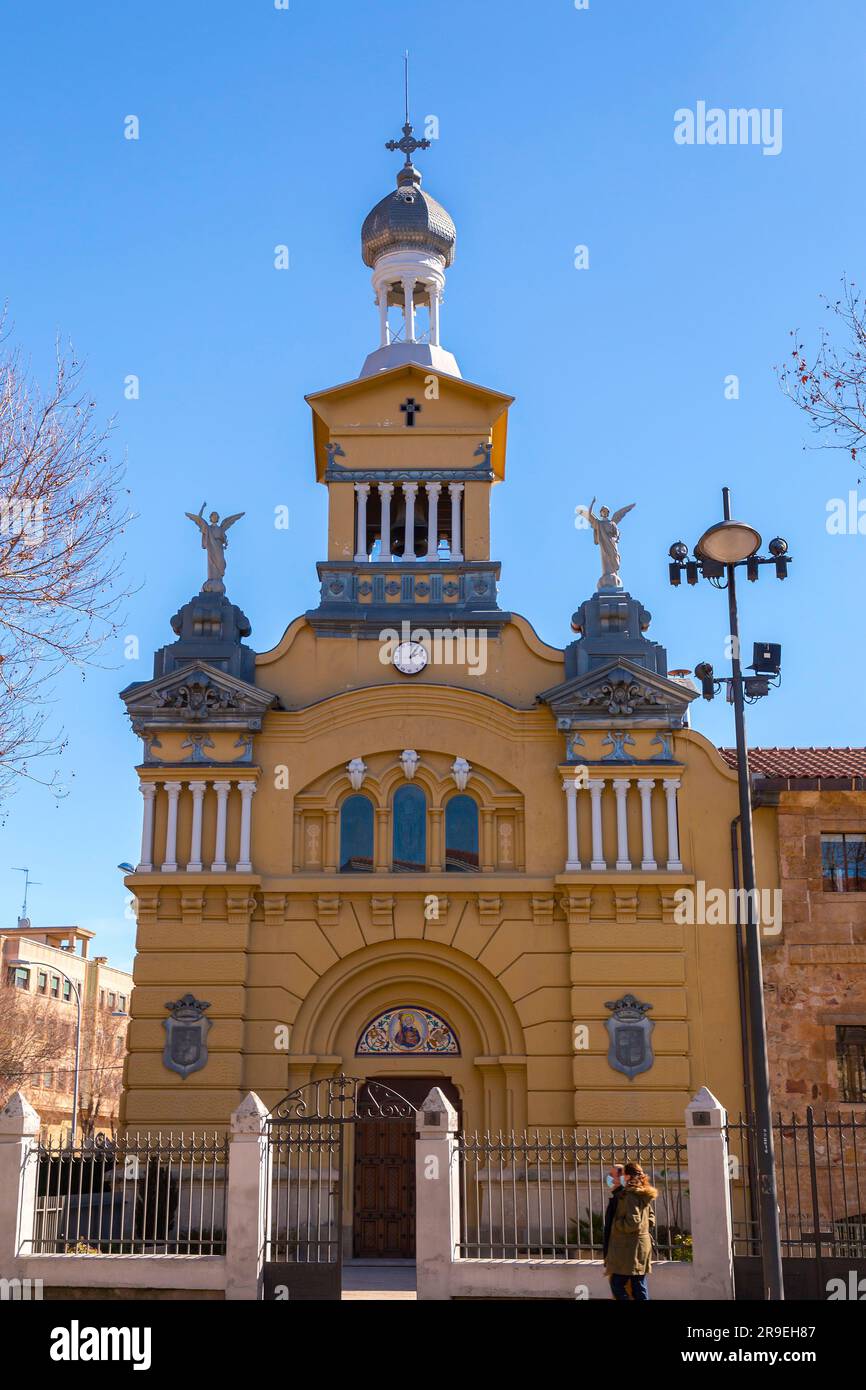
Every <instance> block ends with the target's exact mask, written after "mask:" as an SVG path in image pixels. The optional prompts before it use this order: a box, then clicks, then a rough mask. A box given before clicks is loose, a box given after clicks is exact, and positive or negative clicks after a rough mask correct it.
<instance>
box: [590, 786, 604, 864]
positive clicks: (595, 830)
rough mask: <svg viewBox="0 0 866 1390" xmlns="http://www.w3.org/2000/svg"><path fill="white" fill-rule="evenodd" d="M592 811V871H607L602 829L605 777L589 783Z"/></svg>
mask: <svg viewBox="0 0 866 1390" xmlns="http://www.w3.org/2000/svg"><path fill="white" fill-rule="evenodd" d="M587 785H588V787H589V795H590V798H591V803H592V806H591V809H592V860H591V862H590V866H589V867H590V868H591V869H606V868H607V863H606V861H605V857H604V845H603V843H602V827H601V794H602V792H603V791H604V778H603V777H590V779H589V781H588V783H587Z"/></svg>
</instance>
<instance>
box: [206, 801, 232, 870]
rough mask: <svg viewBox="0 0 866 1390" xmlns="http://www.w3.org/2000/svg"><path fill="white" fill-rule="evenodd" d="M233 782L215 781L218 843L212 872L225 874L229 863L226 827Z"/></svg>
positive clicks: (215, 847)
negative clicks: (227, 861) (227, 862)
mask: <svg viewBox="0 0 866 1390" xmlns="http://www.w3.org/2000/svg"><path fill="white" fill-rule="evenodd" d="M231 785H232V784H231V782H214V784H213V789H214V791H215V792H216V794H217V814H216V843H215V846H214V860H213V863H212V864H211V872H212V873H215V874H224V873H225V871H226V869H227V867H228V865H227V864H226V829H227V824H228V802H229V791H230V790H231Z"/></svg>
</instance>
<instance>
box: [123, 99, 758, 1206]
mask: <svg viewBox="0 0 866 1390" xmlns="http://www.w3.org/2000/svg"><path fill="white" fill-rule="evenodd" d="M400 148H402V149H403V150H404V152H405V155H406V162H405V164H404V165H403V166H402V168H401V169H400V172H399V174H398V177H397V184H396V187H395V189H394V190H393V191H392V192H390V193H389V194H388V195H387V196H386V197H385V198H383V199H382V201H381V202H380V203H378V204H377V206H376V207H375V208H374V209H373V211H372V212H371V213H370V215H369V216H368V218H367V220H366V222H365V223H364V228H363V233H362V250H363V256H364V260H365V262H366V264H367V265H368V267H369V268H370V270H371V272H372V279H373V287H374V291H375V295H376V301H377V304H378V314H379V324H378V327H379V344H378V346H377V347H376V348H375V349H374V350H373V351H372V352H371V353H370V355H369V357H368V358H367V360H366V361H365V363H364V365H363V368H362V370H361V373H360V375H359V376H358V377H357V378H356V379H353V380H351V381H348V382H344V383H342V384H340V385H337V386H334V387H332V388H329V389H326V390H320V391H317V392H315V393H314V394H312V395H310V396H309V397H308V398H307V399H308V401H309V405H310V409H311V415H312V426H313V431H312V432H313V464H314V467H315V470H316V478H317V480H318V482H319V483H320V484H321V485H322V486H323V487H324V488H325V489H326V490H327V495H328V535H327V553H326V556H325V558H323V559H322V560H321V562H320V563H319V565H318V581H319V592H318V600H317V602H316V603H315V605H314V606H312V607H310V608H309V610H308V611H306V612H304V613H303V614H302V615H301V616H298V617H294V618H293V619H292V621H290V622H289V625H288V627H287V628H286V630H285V632H284V634H283V636H282V638H281V639H280V641H279V642H278V643H277V645H276V646H275V647H274V648H273V649H272V650H270V651H266V652H260V653H256V652H254V650H253V649H252V648H251V647H250V646H249V645H248V643H247V640H246V639H247V638H248V637H249V636H250V634H251V625H250V622H249V620H248V619H247V617H246V616H245V614H244V613H243V612H242V611H241V610H240V608H238V607H237V606H236V605H235V604H234V603H232V602H231V600H230V599H229V597H228V596H227V594H226V592H225V588H226V586H225V584H224V582H223V571H224V569H225V564H224V560H223V561H222V562H221V554H222V550H223V549H224V545H223V542H224V539H225V537H224V529H223V531H222V534H220V523H219V519H218V518H217V517H216V516H214V517H213V518H212V519H211V521H210V522H205V521H204V519H203V518H199V519H198V523H197V524H199V525H200V528H201V530H202V544H203V546H204V547H205V549H206V550H207V553H208V579H207V580H206V582H205V584H204V586H203V589H202V591H201V592H200V593H198V594H197V595H195V596H194V597H193V598H191V599H190V601H189V602H187V603H185V604H184V605H183V606H182V607H181V608H180V610H179V612H178V613H177V614H176V615H175V617H174V618H173V619H172V627H173V630H174V633H175V637H176V640H175V641H174V642H173V643H171V644H169V645H167V646H165V647H164V648H162V649H161V650H160V651H159V652H157V654H156V657H155V662H154V675H153V679H151V680H149V681H146V682H139V683H136V684H134V685H132V686H130V687H128V688H127V689H126V690H125V691H124V692H123V699H124V701H125V703H126V706H127V710H128V712H129V715H130V718H131V721H132V726H133V730H134V733H135V734H136V735H137V737H138V738H140V739H141V741H142V749H143V751H142V754H141V757H140V760H139V762H138V765H137V768H136V771H137V776H138V779H139V784H140V790H141V795H142V799H143V817H142V818H143V830H142V849H141V859H140V862H139V864H138V865H137V867H136V870H135V872H134V873H133V874H132V875H130V877H129V878H128V879H127V884H128V886H129V888H130V890H131V891H132V893H133V894H134V895H135V898H136V900H137V904H138V909H137V913H138V925H137V956H136V962H135V990H134V994H133V1004H132V1022H131V1027H130V1033H129V1056H128V1059H127V1064H126V1073H125V1092H124V1102H123V1120H124V1122H125V1124H126V1125H127V1126H128V1127H131V1128H151V1129H152V1128H159V1127H163V1128H172V1127H173V1128H178V1127H180V1126H183V1127H184V1128H195V1127H199V1128H204V1127H224V1126H225V1125H226V1124H227V1122H228V1120H229V1116H230V1114H231V1112H232V1111H233V1110H234V1109H235V1108H236V1107H237V1105H238V1104H239V1102H240V1100H241V1099H242V1098H243V1096H244V1095H245V1094H246V1093H247V1092H248V1091H250V1090H253V1091H255V1092H257V1093H258V1095H259V1096H261V1098H262V1099H263V1100H264V1101H265V1103H266V1104H267V1105H269V1106H271V1105H273V1104H275V1103H276V1102H278V1101H279V1100H280V1098H281V1097H282V1096H284V1095H285V1093H286V1092H287V1091H289V1090H290V1089H292V1088H293V1087H296V1086H300V1085H302V1084H304V1083H306V1082H308V1081H311V1080H315V1079H318V1078H322V1077H328V1076H333V1075H336V1074H339V1073H346V1074H348V1075H350V1076H356V1077H361V1078H363V1079H367V1080H369V1079H374V1078H377V1079H384V1080H386V1081H387V1083H388V1084H389V1085H390V1086H391V1087H393V1089H395V1090H396V1091H398V1092H400V1093H401V1094H404V1095H406V1096H407V1097H408V1098H409V1099H411V1100H413V1101H414V1102H415V1103H417V1101H418V1100H420V1098H421V1097H422V1096H423V1095H424V1094H426V1091H427V1090H428V1089H429V1087H430V1086H432V1085H437V1084H438V1085H440V1086H442V1087H443V1089H444V1090H445V1092H446V1094H448V1095H449V1096H450V1097H451V1098H452V1100H453V1101H454V1103H455V1104H457V1105H458V1108H459V1112H460V1116H461V1123H462V1124H463V1125H464V1126H465V1127H467V1128H470V1129H479V1130H481V1129H488V1128H489V1129H497V1130H498V1129H500V1128H501V1129H512V1128H516V1129H522V1128H524V1127H525V1126H530V1127H533V1128H534V1127H539V1128H544V1127H551V1126H552V1127H557V1128H559V1127H563V1126H565V1127H571V1126H573V1125H579V1126H580V1127H584V1126H588V1127H593V1128H594V1127H596V1126H600V1127H602V1128H609V1127H617V1128H618V1127H621V1126H630V1127H631V1126H661V1125H676V1124H681V1123H682V1117H683V1112H684V1109H685V1106H686V1104H687V1103H688V1101H689V1100H690V1099H691V1097H692V1096H693V1095H694V1094H695V1092H696V1091H697V1090H698V1089H699V1087H700V1086H703V1085H706V1086H709V1088H710V1090H711V1091H713V1092H714V1093H715V1094H716V1095H717V1096H718V1097H719V1098H720V1099H721V1100H722V1101H723V1103H724V1104H726V1105H727V1106H728V1107H729V1108H731V1109H733V1110H738V1109H740V1108H742V1104H743V1074H742V1050H741V1043H740V1036H741V1031H740V999H739V992H738V965H737V950H736V936H735V931H734V929H733V927H730V926H726V924H725V923H724V921H722V922H720V923H719V922H717V923H715V924H711V925H707V924H706V923H705V922H701V921H700V920H696V917H699V916H700V914H699V913H698V914H696V913H694V912H692V913H691V914H689V913H688V912H687V911H686V912H683V911H682V910H681V907H682V903H683V902H684V901H687V900H689V894H691V895H693V898H694V899H695V900H697V899H698V898H699V897H700V886H701V885H702V884H703V885H705V886H706V885H710V886H712V888H714V889H716V888H718V889H722V890H724V891H725V892H727V890H728V889H729V888H731V887H732V886H733V883H734V878H733V871H732V863H731V847H730V834H729V828H730V824H731V822H732V821H733V820H734V818H735V817H736V815H737V811H738V806H737V786H736V775H735V772H734V770H733V769H732V768H731V767H730V766H729V765H728V764H727V763H726V762H725V761H724V760H723V758H722V757H721V756H720V754H719V752H718V750H717V749H716V748H715V747H714V746H713V745H712V744H710V743H709V742H708V740H707V739H706V738H704V737H703V736H702V735H701V734H700V733H698V732H696V731H695V730H694V729H692V728H691V727H690V726H689V715H688V710H689V704H690V702H691V701H692V700H693V699H694V697H695V691H694V688H693V687H690V686H689V684H687V683H685V682H684V681H683V680H682V678H681V677H679V676H671V675H670V674H669V673H668V660H667V655H666V652H665V650H664V648H663V647H662V646H661V645H660V644H659V643H658V642H656V641H654V640H653V639H652V637H650V636H649V635H648V630H649V627H650V614H649V613H648V612H647V610H646V608H645V607H644V606H643V604H642V602H641V601H640V599H639V598H638V597H635V596H633V595H632V594H630V593H629V592H628V591H627V590H626V589H624V588H623V587H622V582H621V580H620V575H619V567H620V558H619V550H618V529H617V520H618V519H619V518H620V517H621V514H617V516H616V517H610V516H609V515H608V514H607V513H606V511H602V512H601V513H600V514H599V516H598V517H597V518H596V517H594V518H593V525H594V527H595V529H596V538H597V540H598V542H599V549H598V550H597V551H594V552H593V553H594V554H595V555H596V556H597V557H598V558H599V560H600V568H601V570H602V573H601V578H600V580H599V583H598V586H597V587H596V589H595V591H594V592H592V593H590V594H588V595H587V597H586V598H585V600H584V601H583V602H581V603H580V605H579V607H578V608H577V611H576V612H575V613H574V614H573V615H571V614H569V613H563V615H562V616H563V630H564V631H566V630H567V629H568V624H569V620H570V622H571V628H572V633H571V639H572V640H570V641H568V642H567V644H566V645H564V646H563V647H562V648H560V647H554V646H550V645H548V644H547V643H545V642H543V641H542V640H541V639H540V638H539V637H538V636H537V634H536V633H535V631H534V630H533V627H532V625H531V623H530V622H529V621H528V620H527V619H526V618H525V617H522V616H520V615H519V614H517V613H512V612H506V611H503V610H502V609H501V608H500V606H499V603H498V597H497V592H498V578H499V572H500V566H499V562H498V561H497V560H496V559H494V558H493V557H492V556H491V553H490V509H491V504H492V498H493V493H494V489H495V487H496V486H497V485H498V484H501V483H503V482H504V481H505V476H506V453H507V425H508V414H509V410H510V408H511V405H512V398H511V397H510V396H509V395H508V394H507V393H504V392H502V391H501V390H498V389H491V388H490V387H488V386H484V385H479V384H476V383H473V382H470V381H467V380H465V379H464V378H463V377H462V376H461V374H460V369H459V367H458V364H457V361H456V360H455V358H454V357H453V356H452V354H451V353H450V352H449V351H447V350H446V349H445V348H444V346H443V345H442V342H441V325H440V304H441V299H442V292H443V288H444V284H445V276H446V271H447V270H448V268H449V266H450V264H451V262H452V259H453V256H454V248H455V241H456V233H455V229H454V225H453V222H452V220H451V218H450V217H449V215H448V213H447V212H446V211H445V209H444V208H443V207H442V206H441V205H440V204H439V203H437V202H436V201H435V200H434V199H433V198H432V197H430V196H429V195H428V194H427V193H426V191H425V190H424V189H423V187H422V183H421V176H420V174H419V173H418V172H417V170H416V169H415V167H414V166H413V164H412V163H411V155H412V154H413V153H414V149H415V148H417V144H416V142H415V141H414V140H413V139H412V136H411V128H409V127H407V128H406V129H405V132H404V140H403V141H402V142H401V143H400ZM235 500H236V501H237V502H238V504H239V505H242V499H235ZM222 525H223V527H224V525H225V523H223V524H222ZM209 528H210V529H209ZM214 528H215V529H214ZM234 537H237V541H236V542H235V543H236V544H243V527H242V526H241V527H239V528H238V530H237V531H235V533H234V536H233V540H234ZM563 563H565V561H563ZM229 577H230V576H229ZM756 834H757V837H758V852H759V872H760V873H761V876H762V877H761V881H762V883H766V884H768V885H769V886H770V887H773V886H775V884H776V883H777V881H778V880H777V879H775V878H774V874H775V872H776V871H775V868H774V865H775V853H774V849H773V844H772V835H773V828H772V826H771V825H769V824H765V823H764V822H762V821H761V820H760V818H759V819H758V821H757V823H756ZM346 1194H347V1195H346V1200H347V1202H351V1200H352V1196H351V1194H352V1184H351V1183H348V1184H346Z"/></svg>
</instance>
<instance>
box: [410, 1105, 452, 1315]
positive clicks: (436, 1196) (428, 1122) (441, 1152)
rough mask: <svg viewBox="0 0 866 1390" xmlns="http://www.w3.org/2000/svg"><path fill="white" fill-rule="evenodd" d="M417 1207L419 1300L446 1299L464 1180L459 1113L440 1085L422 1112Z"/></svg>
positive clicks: (417, 1144)
mask: <svg viewBox="0 0 866 1390" xmlns="http://www.w3.org/2000/svg"><path fill="white" fill-rule="evenodd" d="M415 1203H416V1212H415V1259H416V1267H417V1279H418V1283H417V1288H418V1298H419V1299H447V1298H449V1297H450V1293H449V1288H450V1282H451V1262H452V1260H453V1259H454V1256H455V1253H456V1248H457V1242H458V1240H459V1239H460V1177H459V1171H458V1164H457V1111H456V1110H455V1109H454V1106H453V1105H451V1103H450V1102H449V1101H448V1100H447V1099H446V1098H445V1096H444V1095H443V1093H442V1091H441V1090H440V1088H439V1087H438V1086H434V1087H433V1089H432V1091H431V1092H430V1094H429V1095H428V1097H427V1099H426V1100H425V1101H424V1104H423V1105H422V1106H421V1108H420V1110H419V1111H418V1137H417V1140H416V1143H415Z"/></svg>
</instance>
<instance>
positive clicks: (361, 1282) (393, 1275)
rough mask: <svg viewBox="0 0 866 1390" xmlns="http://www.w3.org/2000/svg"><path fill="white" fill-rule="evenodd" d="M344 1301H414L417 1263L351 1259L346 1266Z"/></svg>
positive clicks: (415, 1296)
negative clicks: (393, 1299)
mask: <svg viewBox="0 0 866 1390" xmlns="http://www.w3.org/2000/svg"><path fill="white" fill-rule="evenodd" d="M343 1298H347V1299H373V1300H379V1299H392V1298H401V1299H412V1300H414V1299H415V1298H417V1294H416V1292H415V1262H414V1261H413V1260H347V1261H346V1263H345V1264H344V1265H343Z"/></svg>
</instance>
